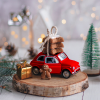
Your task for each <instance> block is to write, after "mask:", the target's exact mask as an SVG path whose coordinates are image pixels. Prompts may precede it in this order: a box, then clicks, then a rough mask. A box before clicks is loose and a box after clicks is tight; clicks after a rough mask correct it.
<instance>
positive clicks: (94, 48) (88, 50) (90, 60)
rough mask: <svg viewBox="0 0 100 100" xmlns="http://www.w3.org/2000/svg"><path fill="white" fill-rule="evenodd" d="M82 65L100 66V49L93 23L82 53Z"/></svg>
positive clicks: (91, 67)
mask: <svg viewBox="0 0 100 100" xmlns="http://www.w3.org/2000/svg"><path fill="white" fill-rule="evenodd" d="M82 65H83V66H85V67H87V68H89V69H97V68H100V49H99V44H98V40H97V36H96V32H95V29H94V26H93V24H91V26H90V29H89V31H88V35H87V39H86V41H85V45H84V49H83V53H82Z"/></svg>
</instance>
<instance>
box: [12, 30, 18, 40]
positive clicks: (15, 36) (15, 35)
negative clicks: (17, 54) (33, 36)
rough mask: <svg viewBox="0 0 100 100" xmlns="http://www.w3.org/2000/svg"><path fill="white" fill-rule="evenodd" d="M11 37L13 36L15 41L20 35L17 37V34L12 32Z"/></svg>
mask: <svg viewBox="0 0 100 100" xmlns="http://www.w3.org/2000/svg"><path fill="white" fill-rule="evenodd" d="M11 35H13V36H14V38H15V39H17V38H18V35H17V34H15V31H11Z"/></svg>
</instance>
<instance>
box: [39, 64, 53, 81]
mask: <svg viewBox="0 0 100 100" xmlns="http://www.w3.org/2000/svg"><path fill="white" fill-rule="evenodd" d="M51 71H52V69H51V68H49V66H48V65H46V64H44V65H43V66H42V69H40V73H41V79H45V78H47V79H49V80H50V79H51V74H50V72H51Z"/></svg>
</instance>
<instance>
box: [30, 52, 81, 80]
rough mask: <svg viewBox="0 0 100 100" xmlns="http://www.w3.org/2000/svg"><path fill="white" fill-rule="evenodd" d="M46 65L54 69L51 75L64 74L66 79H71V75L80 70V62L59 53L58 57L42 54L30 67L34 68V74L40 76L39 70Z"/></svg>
mask: <svg viewBox="0 0 100 100" xmlns="http://www.w3.org/2000/svg"><path fill="white" fill-rule="evenodd" d="M44 64H47V65H48V66H49V68H51V69H52V72H51V74H62V76H63V77H64V78H69V77H70V76H71V74H75V73H76V72H78V71H79V70H80V65H79V62H77V61H74V60H70V59H69V58H68V56H67V55H66V54H65V53H64V52H61V53H58V54H56V55H53V56H52V55H50V56H47V55H46V54H43V53H42V52H40V53H39V54H38V55H37V56H36V57H35V58H34V59H33V60H32V61H31V62H30V65H31V66H32V67H33V69H32V72H33V74H35V75H37V74H39V69H40V68H42V66H43V65H44Z"/></svg>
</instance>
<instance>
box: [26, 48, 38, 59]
mask: <svg viewBox="0 0 100 100" xmlns="http://www.w3.org/2000/svg"><path fill="white" fill-rule="evenodd" d="M28 52H29V57H30V58H31V59H33V58H34V57H35V56H36V55H37V50H35V49H34V48H33V47H30V48H29V49H28Z"/></svg>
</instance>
